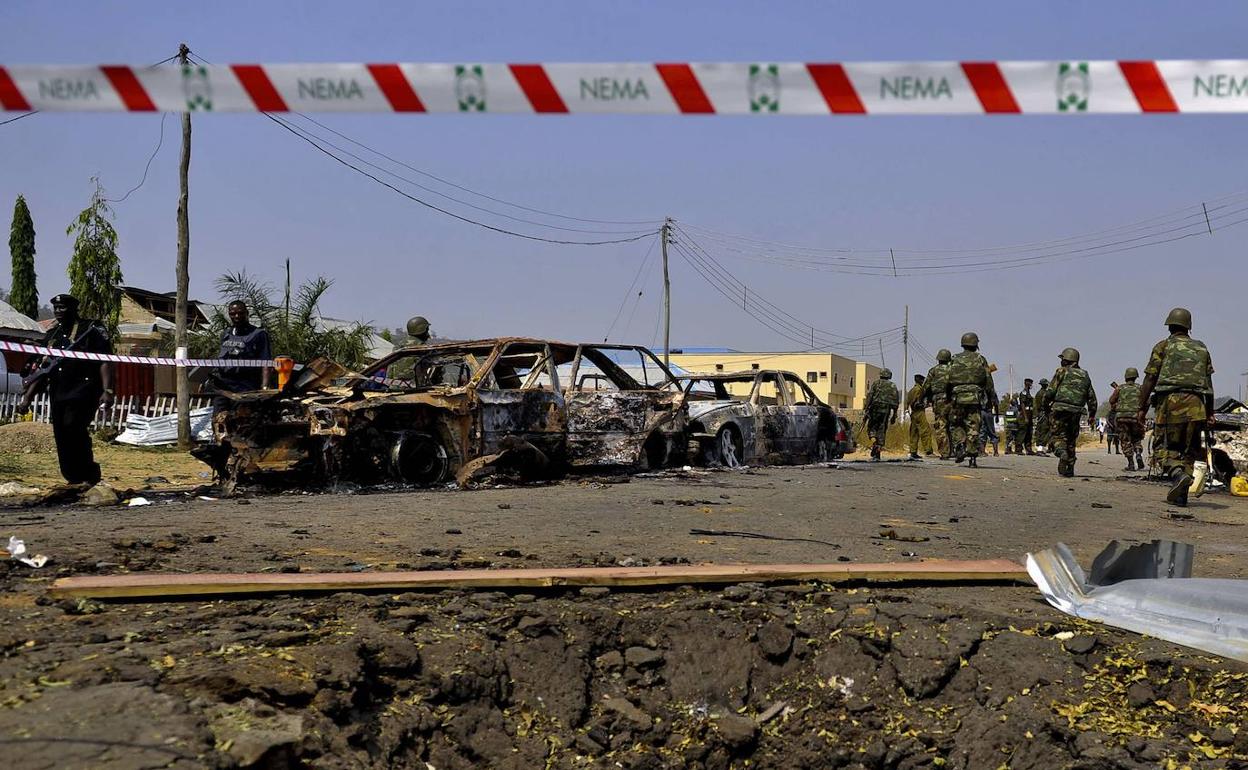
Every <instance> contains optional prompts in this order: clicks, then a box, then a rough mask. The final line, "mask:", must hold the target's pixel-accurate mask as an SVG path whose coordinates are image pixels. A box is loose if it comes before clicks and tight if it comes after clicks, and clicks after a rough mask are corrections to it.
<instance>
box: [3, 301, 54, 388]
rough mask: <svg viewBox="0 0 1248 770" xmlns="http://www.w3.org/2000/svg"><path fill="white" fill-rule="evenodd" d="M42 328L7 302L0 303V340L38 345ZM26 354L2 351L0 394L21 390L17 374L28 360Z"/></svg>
mask: <svg viewBox="0 0 1248 770" xmlns="http://www.w3.org/2000/svg"><path fill="white" fill-rule="evenodd" d="M44 333H45V332H44V327H43V326H41V325H40V324H39V322H38V321H36V320H35V319H33V318H31V317H30V316H26V315H22V314H21V313H19V312H17V310H15V309H14V308H13V306H12V305H10V304H9V303H7V302H0V340H4V341H6V342H25V343H27V344H32V345H38V344H40V343H42V342H43V337H44ZM29 358H30V356H29V355H27V354H26V353H13V352H10V351H7V350H6V351H4V354H3V357H0V393H16V392H18V391H20V390H21V383H22V381H21V378H20V377H19V376H18V372H20V371H21V370H22V367H23V366H24V365H25V364H26V361H27V360H29Z"/></svg>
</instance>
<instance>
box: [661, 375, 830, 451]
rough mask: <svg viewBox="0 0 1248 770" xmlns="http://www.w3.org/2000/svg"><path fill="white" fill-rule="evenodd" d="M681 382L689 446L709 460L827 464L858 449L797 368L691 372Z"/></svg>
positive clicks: (691, 449)
mask: <svg viewBox="0 0 1248 770" xmlns="http://www.w3.org/2000/svg"><path fill="white" fill-rule="evenodd" d="M680 382H681V383H683V385H684V390H685V403H686V405H687V407H688V409H689V439H690V441H689V449H690V451H691V454H693V456H694V457H695V458H696V459H697V460H698V461H699V462H701V463H703V464H708V465H725V466H728V467H733V466H737V465H792V464H799V463H808V462H827V461H829V460H835V459H837V458H839V457H843V456H844V455H845V453H846V452H849V451H852V449H853V444H852V441H853V440H852V438H851V437H850V435H849V433H848V430H847V429H846V425H847V423H846V422H845V421H844V420H842V419H840V417H839V416H838V415H837V414H836V413H835V412H834V411H832V408H831V407H829V406H828V405H827V404H825V403H823V402H822V401H820V400H819V397H818V396H816V395H815V394H814V393H813V392H812V391H811V389H810V388H809V387H808V386H807V385H806V383H805V382H802V379H801V378H800V377H798V376H797V375H796V374H794V373H793V372H785V371H780V370H773V369H754V370H750V371H743V372H732V373H724V374H718V373H717V374H691V375H688V376H687V377H683V378H681V380H680Z"/></svg>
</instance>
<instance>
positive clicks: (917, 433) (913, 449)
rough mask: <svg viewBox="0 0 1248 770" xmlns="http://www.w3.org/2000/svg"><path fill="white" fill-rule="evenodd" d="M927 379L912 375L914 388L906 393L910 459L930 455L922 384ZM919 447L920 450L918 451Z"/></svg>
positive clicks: (929, 439)
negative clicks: (908, 416) (920, 455)
mask: <svg viewBox="0 0 1248 770" xmlns="http://www.w3.org/2000/svg"><path fill="white" fill-rule="evenodd" d="M926 379H927V378H926V377H924V376H923V375H921V374H916V375H914V387H913V388H910V392H908V393H906V408H907V409H909V410H910V459H911V460H917V459H919V452H920V451H922V452H923V453H924V454H926V455H929V456H930V455H931V454H932V426H931V425H929V424H928V423H927V395H926V393H927V391H926V390H925V389H924V387H923V382H924V381H925V380H926ZM920 447H922V449H921V450H920Z"/></svg>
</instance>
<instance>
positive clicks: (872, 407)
mask: <svg viewBox="0 0 1248 770" xmlns="http://www.w3.org/2000/svg"><path fill="white" fill-rule="evenodd" d="M885 373H888V370H887V369H885V370H884V371H883V372H881V373H880V379H878V380H876V381H875V382H873V383H871V387H870V388H868V389H867V401H866V404H865V405H864V406H865V408H864V410H863V411H865V412H866V417H867V436H869V437H870V438H871V456H872V457H875V458H878V457H879V456H880V450H882V449H883V448H884V443H885V441H886V440H887V437H888V425H889V423H890V422H892V421H893V420H895V419H896V417H897V405H898V404H899V403H900V402H901V394H899V393H898V392H897V386H896V385H894V384H893V381H892V380H891V379H889V378H888V377H886V376H885ZM889 377H891V373H889Z"/></svg>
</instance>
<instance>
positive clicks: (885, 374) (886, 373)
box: [880, 369, 893, 380]
mask: <svg viewBox="0 0 1248 770" xmlns="http://www.w3.org/2000/svg"><path fill="white" fill-rule="evenodd" d="M880 379H882V380H891V379H893V370H892V369H881V370H880Z"/></svg>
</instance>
